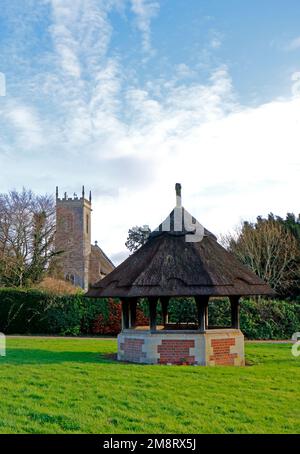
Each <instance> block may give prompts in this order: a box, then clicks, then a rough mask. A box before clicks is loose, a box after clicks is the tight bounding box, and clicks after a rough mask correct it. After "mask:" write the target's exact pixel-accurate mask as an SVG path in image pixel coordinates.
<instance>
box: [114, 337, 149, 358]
mask: <svg viewBox="0 0 300 454" xmlns="http://www.w3.org/2000/svg"><path fill="white" fill-rule="evenodd" d="M144 343H145V341H144V339H134V338H128V337H126V338H125V339H124V342H122V343H121V344H120V348H121V350H122V353H123V355H124V358H125V360H126V361H132V362H138V363H139V362H143V360H144V359H145V358H146V353H144V352H143V345H144Z"/></svg>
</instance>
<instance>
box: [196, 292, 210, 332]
mask: <svg viewBox="0 0 300 454" xmlns="http://www.w3.org/2000/svg"><path fill="white" fill-rule="evenodd" d="M195 301H196V305H197V319H198V331H200V332H202V333H203V332H204V331H205V330H206V329H207V327H208V301H209V296H195Z"/></svg>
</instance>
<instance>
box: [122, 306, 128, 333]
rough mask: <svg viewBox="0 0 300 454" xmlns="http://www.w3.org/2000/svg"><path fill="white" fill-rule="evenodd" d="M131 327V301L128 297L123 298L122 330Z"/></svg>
mask: <svg viewBox="0 0 300 454" xmlns="http://www.w3.org/2000/svg"><path fill="white" fill-rule="evenodd" d="M128 328H129V302H128V300H127V299H125V298H124V299H123V300H122V331H123V330H124V329H128Z"/></svg>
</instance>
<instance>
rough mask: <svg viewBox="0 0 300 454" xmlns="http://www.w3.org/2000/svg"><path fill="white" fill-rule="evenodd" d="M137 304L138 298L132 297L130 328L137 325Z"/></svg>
mask: <svg viewBox="0 0 300 454" xmlns="http://www.w3.org/2000/svg"><path fill="white" fill-rule="evenodd" d="M136 306H137V298H132V299H131V300H130V302H129V313H130V328H135V327H136Z"/></svg>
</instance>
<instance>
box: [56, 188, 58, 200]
mask: <svg viewBox="0 0 300 454" xmlns="http://www.w3.org/2000/svg"><path fill="white" fill-rule="evenodd" d="M56 198H57V199H58V186H56Z"/></svg>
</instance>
